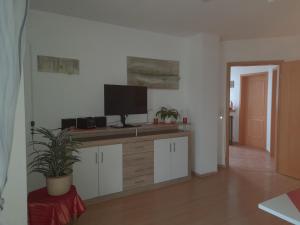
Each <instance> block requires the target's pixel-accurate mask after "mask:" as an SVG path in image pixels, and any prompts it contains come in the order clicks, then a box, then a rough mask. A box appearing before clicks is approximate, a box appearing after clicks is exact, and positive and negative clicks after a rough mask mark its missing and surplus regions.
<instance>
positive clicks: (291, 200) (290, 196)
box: [258, 189, 300, 225]
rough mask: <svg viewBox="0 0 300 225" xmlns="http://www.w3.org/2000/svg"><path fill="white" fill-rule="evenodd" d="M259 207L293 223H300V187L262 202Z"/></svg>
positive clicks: (299, 224)
mask: <svg viewBox="0 0 300 225" xmlns="http://www.w3.org/2000/svg"><path fill="white" fill-rule="evenodd" d="M258 207H259V208H260V209H262V210H264V211H266V212H267V213H270V214H272V215H274V216H277V217H279V218H281V219H283V220H285V221H288V222H290V223H291V224H296V225H300V189H297V190H295V191H291V192H289V193H286V194H283V195H280V196H278V197H275V198H272V199H270V200H268V201H265V202H263V203H260V204H259V205H258Z"/></svg>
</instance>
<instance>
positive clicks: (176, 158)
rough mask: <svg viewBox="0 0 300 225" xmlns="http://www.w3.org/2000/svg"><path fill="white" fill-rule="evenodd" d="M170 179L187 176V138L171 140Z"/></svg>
mask: <svg viewBox="0 0 300 225" xmlns="http://www.w3.org/2000/svg"><path fill="white" fill-rule="evenodd" d="M172 150H173V151H172V156H171V179H177V178H181V177H185V176H188V137H179V138H174V139H172Z"/></svg>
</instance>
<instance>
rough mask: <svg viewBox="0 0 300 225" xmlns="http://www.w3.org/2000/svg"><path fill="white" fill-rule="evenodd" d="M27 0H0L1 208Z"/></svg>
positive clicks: (19, 73)
mask: <svg viewBox="0 0 300 225" xmlns="http://www.w3.org/2000/svg"><path fill="white" fill-rule="evenodd" d="M27 5H28V2H27V0H0V209H1V208H2V207H3V205H4V200H3V199H2V197H1V196H2V193H3V189H4V187H5V184H6V180H7V170H8V165H9V159H10V152H11V148H12V139H13V128H14V119H15V111H16V103H17V97H18V92H19V83H20V78H21V74H22V57H21V55H22V42H23V41H22V39H23V38H22V36H23V35H22V34H23V30H24V24H25V18H26V14H27V13H26V12H27ZM24 147H25V146H24Z"/></svg>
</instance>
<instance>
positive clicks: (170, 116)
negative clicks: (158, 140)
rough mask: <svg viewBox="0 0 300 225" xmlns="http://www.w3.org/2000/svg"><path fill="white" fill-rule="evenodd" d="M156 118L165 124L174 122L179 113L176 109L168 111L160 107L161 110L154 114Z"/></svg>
mask: <svg viewBox="0 0 300 225" xmlns="http://www.w3.org/2000/svg"><path fill="white" fill-rule="evenodd" d="M156 116H157V117H159V118H160V119H161V120H162V121H164V122H165V123H172V122H175V121H176V120H177V119H178V117H179V113H178V111H177V110H176V109H168V108H166V107H161V109H160V110H159V111H158V112H157V113H156Z"/></svg>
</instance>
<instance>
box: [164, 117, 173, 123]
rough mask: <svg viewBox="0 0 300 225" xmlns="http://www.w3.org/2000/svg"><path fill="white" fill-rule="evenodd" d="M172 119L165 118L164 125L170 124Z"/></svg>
mask: <svg viewBox="0 0 300 225" xmlns="http://www.w3.org/2000/svg"><path fill="white" fill-rule="evenodd" d="M172 121H173V119H172V118H171V117H168V118H165V123H168V124H170V123H172Z"/></svg>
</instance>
